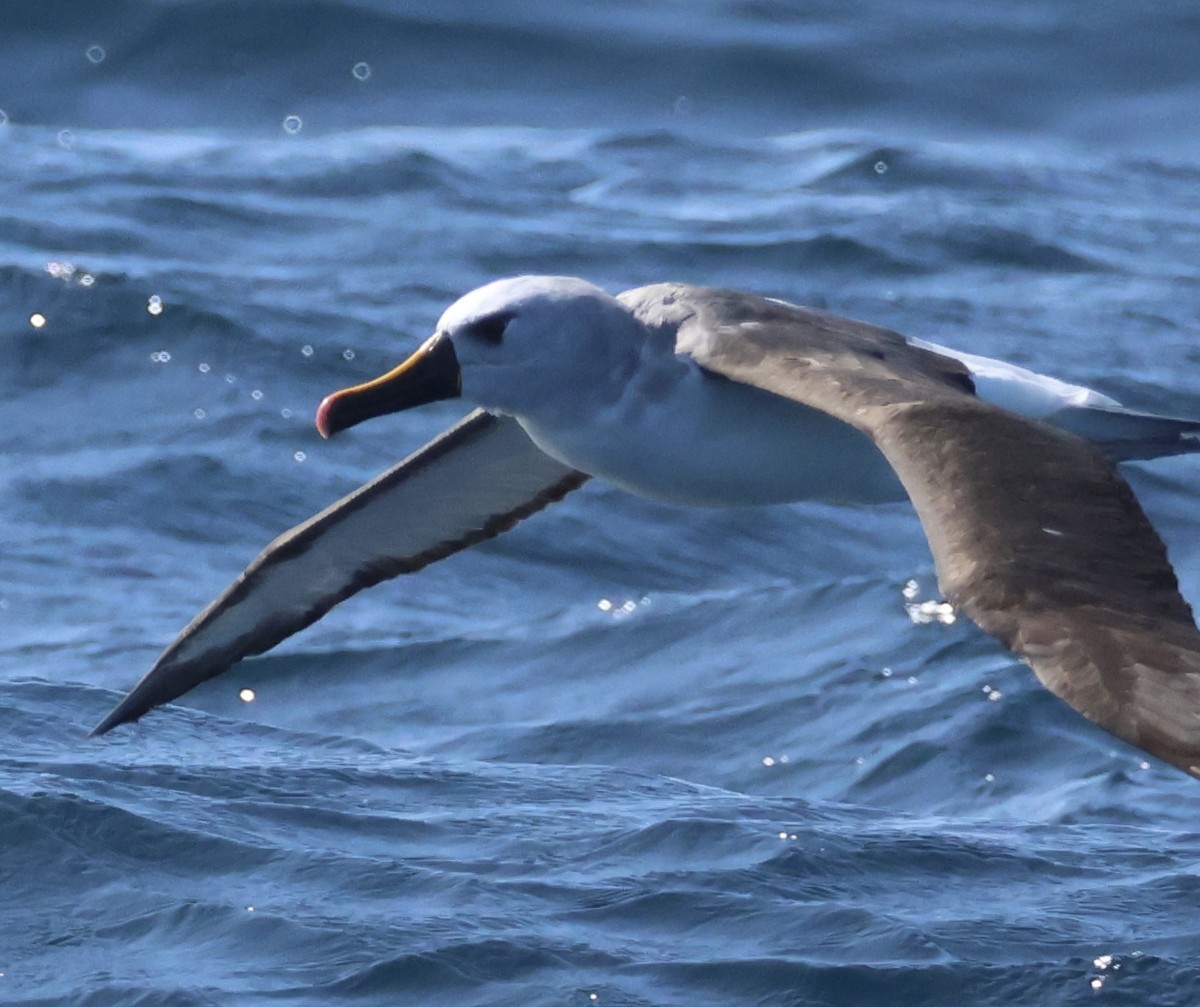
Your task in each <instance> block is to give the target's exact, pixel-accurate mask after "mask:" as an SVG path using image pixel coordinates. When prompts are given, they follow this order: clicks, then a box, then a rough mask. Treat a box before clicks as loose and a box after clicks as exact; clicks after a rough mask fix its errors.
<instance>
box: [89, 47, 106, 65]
mask: <svg viewBox="0 0 1200 1007" xmlns="http://www.w3.org/2000/svg"><path fill="white" fill-rule="evenodd" d="M84 55H85V56H87V58H88V62H89V63H103V62H104V57H106V56H107V55H108V53H106V52H105V51H104V46H102V45H89V46H88V47H87V52H86V53H84Z"/></svg>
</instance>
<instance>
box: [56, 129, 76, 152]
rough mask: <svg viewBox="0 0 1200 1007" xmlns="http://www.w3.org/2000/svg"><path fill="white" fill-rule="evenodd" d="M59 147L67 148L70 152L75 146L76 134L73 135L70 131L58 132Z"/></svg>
mask: <svg viewBox="0 0 1200 1007" xmlns="http://www.w3.org/2000/svg"><path fill="white" fill-rule="evenodd" d="M58 145H59V146H60V147H66V148H67V149H68V150H70V149H71V148H72V147H73V146H75V134H73V133H72V132H71V131H70V130H69V129H60V130H59V131H58Z"/></svg>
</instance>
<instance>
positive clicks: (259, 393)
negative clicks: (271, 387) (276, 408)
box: [250, 388, 263, 402]
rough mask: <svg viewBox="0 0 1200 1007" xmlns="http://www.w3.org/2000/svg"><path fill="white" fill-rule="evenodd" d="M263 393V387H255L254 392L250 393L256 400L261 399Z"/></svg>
mask: <svg viewBox="0 0 1200 1007" xmlns="http://www.w3.org/2000/svg"><path fill="white" fill-rule="evenodd" d="M262 395H263V393H262V389H261V388H255V389H254V391H252V392H251V393H250V398H252V399H253V400H254V401H255V402H257V401H258V400H259V399H261V398H262Z"/></svg>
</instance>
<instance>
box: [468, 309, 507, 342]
mask: <svg viewBox="0 0 1200 1007" xmlns="http://www.w3.org/2000/svg"><path fill="white" fill-rule="evenodd" d="M512 320H513V313H512V312H510V311H498V312H496V313H495V314H494V315H485V316H484V317H483V318H480V319H479V320H478V321H475V322H472V323H471V324H470V325H468V326H467V330H466V334H467V335H468V336H469V337H470V338H471V339H478V340H479V341H480V342H481V343H490V344H491V345H492V346H499V345H500V341H501V340H502V339H503V338H504V329H505V327H506V326H507V325H508V323H509V322H511V321H512Z"/></svg>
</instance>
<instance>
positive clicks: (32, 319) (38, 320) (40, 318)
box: [29, 311, 46, 329]
mask: <svg viewBox="0 0 1200 1007" xmlns="http://www.w3.org/2000/svg"><path fill="white" fill-rule="evenodd" d="M29 324H30V325H32V326H33V327H34V328H35V329H40V328H41V327H42V326H43V325H45V324H46V316H45V315H43V314H42V313H41V312H39V311H35V312H34V313H33V314H32V315H30V316H29Z"/></svg>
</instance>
